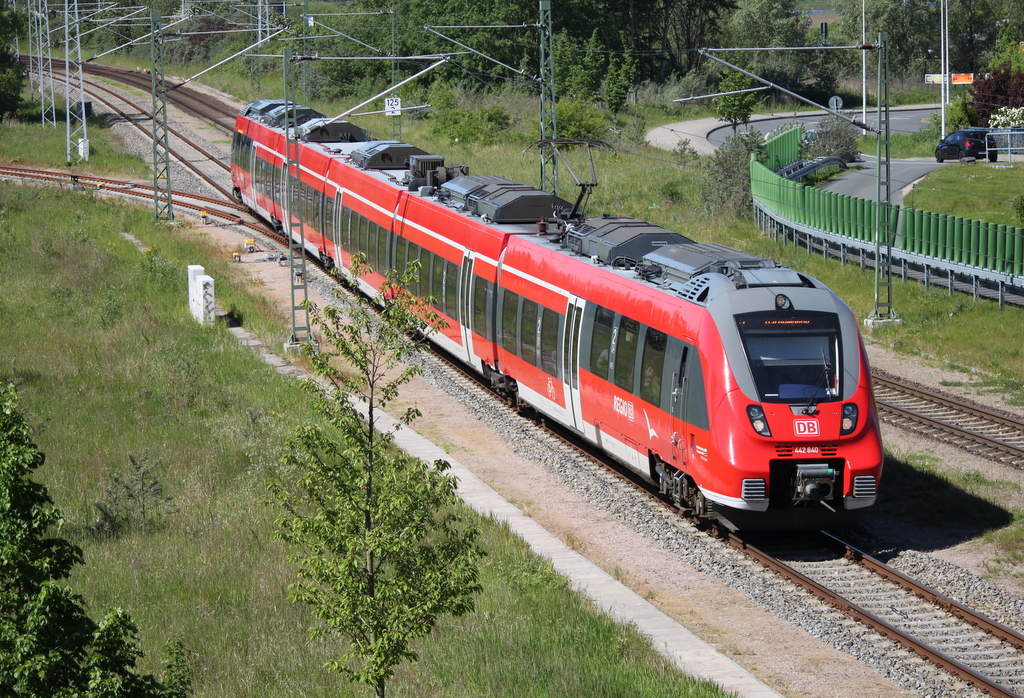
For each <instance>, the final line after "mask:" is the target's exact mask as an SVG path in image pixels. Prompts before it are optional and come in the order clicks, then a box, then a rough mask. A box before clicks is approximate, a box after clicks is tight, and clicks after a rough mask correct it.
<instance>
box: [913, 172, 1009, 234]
mask: <svg viewBox="0 0 1024 698" xmlns="http://www.w3.org/2000/svg"><path fill="white" fill-rule="evenodd" d="M1000 159H1001V161H1000V162H995V163H989V162H987V161H982V160H978V161H976V162H973V163H971V164H969V165H961V164H960V163H958V162H951V163H950V164H948V165H945V166H943V167H940V168H939V169H937V170H935V171H934V172H931V173H929V174H928V176H926V177H925V178H924V179H923V180H922V181H920V182H918V183H917V184H916V185H915V186H914V189H913V191H912V192H911V193H910V194H909V195H908V196H906V197H905V198H904V204H905V205H906V206H912V207H913V208H918V209H922V210H925V211H934V212H935V213H945V214H949V215H952V216H963V217H964V218H974V219H977V220H983V221H988V222H990V223H1005V224H1006V225H1014V226H1021V225H1024V222H1022V221H1021V220H1020V219H1018V218H1017V217H1016V215H1015V213H1014V206H1013V199H1014V198H1015V197H1017V196H1019V195H1020V193H1021V191H1022V189H1024V160H1021V158H1019V157H1018V158H1015V159H1016V160H1018V162H1015V163H1008V162H1006V156H1005V155H1001V158H1000ZM1011 164H1012V165H1013V167H1009V165H1011Z"/></svg>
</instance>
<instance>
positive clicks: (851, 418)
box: [839, 402, 857, 436]
mask: <svg viewBox="0 0 1024 698" xmlns="http://www.w3.org/2000/svg"><path fill="white" fill-rule="evenodd" d="M856 428H857V406H856V405H855V404H853V403H852V402H848V403H846V404H845V405H843V425H842V426H841V427H840V428H839V433H840V434H841V435H843V436H848V435H850V434H852V433H853V430H854V429H856Z"/></svg>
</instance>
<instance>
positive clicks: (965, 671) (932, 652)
mask: <svg viewBox="0 0 1024 698" xmlns="http://www.w3.org/2000/svg"><path fill="white" fill-rule="evenodd" d="M720 537H721V538H722V539H723V540H725V541H726V542H728V543H729V544H730V545H732V546H733V547H734V548H736V549H737V550H739V551H741V552H743V553H744V554H746V555H748V556H749V557H751V558H753V559H755V560H757V561H758V562H760V563H761V564H762V565H764V566H765V567H767V568H768V569H770V570H772V571H773V572H775V573H776V574H778V575H780V576H781V577H783V578H785V579H788V580H789V581H791V582H792V583H794V584H796V585H797V586H799V587H800V588H801V589H804V590H806V591H808V592H810V593H811V594H814V595H815V596H817V597H818V598H819V599H821V600H822V601H824V602H825V603H827V604H828V605H829V606H831V607H833V608H835V609H837V610H839V611H842V612H843V613H845V614H846V615H848V616H850V617H851V618H853V619H854V620H856V621H857V622H859V623H861V624H863V625H865V626H867V627H869V628H871V629H872V630H874V631H875V632H877V633H878V634H879V635H881V636H882V637H886V638H889V639H890V640H892V641H893V642H896V643H897V644H899V645H901V646H903V647H905V648H907V649H909V650H910V651H912V652H914V654H916V655H918V656H919V657H921V658H922V659H925V660H927V661H929V662H931V663H932V664H934V665H935V666H937V667H939V668H940V669H942V670H943V671H945V672H947V673H949V674H952V675H953V676H955V677H957V678H958V679H960V680H962V681H964V682H965V683H968V684H970V685H972V686H974V687H976V688H978V689H980V690H982V691H984V692H985V693H987V694H989V695H992V696H999V697H1000V698H1020V695H1019V694H1017V693H1015V692H1013V691H1011V690H1009V689H1007V688H1005V687H1004V686H1002V685H1000V684H998V683H996V682H994V681H992V680H991V679H989V678H988V677H986V676H985V675H983V674H980V673H978V672H977V671H975V670H974V669H971V668H970V667H968V666H966V665H964V664H961V663H960V662H958V661H957V660H955V659H953V658H952V657H950V656H949V655H947V654H945V653H943V652H940V651H938V650H936V649H935V648H934V647H931V646H930V645H927V644H925V643H923V642H921V641H920V640H918V639H917V638H915V637H913V636H912V635H909V634H908V633H906V632H904V631H902V630H900V629H899V628H897V627H895V626H893V625H891V624H890V623H888V622H886V621H885V620H883V619H881V618H879V617H878V616H876V615H875V614H873V613H871V612H870V611H867V610H865V609H863V608H861V607H860V606H858V605H856V604H854V603H852V602H851V601H849V600H847V599H846V598H844V597H843V596H842V595H841V594H838V593H836V592H834V591H832V590H831V589H829V588H827V587H825V586H823V585H821V584H819V583H818V582H816V581H814V580H813V579H811V578H810V577H808V576H807V575H805V574H803V573H802V572H799V571H797V570H795V569H793V568H792V567H790V566H789V565H787V564H786V563H784V562H782V561H780V560H778V559H776V558H775V557H773V556H772V555H769V554H768V553H765V552H764V551H762V550H760V549H759V548H757V547H756V546H753V545H751V544H750V543H748V542H747V541H745V540H743V539H742V537H741V536H739V535H737V534H735V533H733V532H720ZM876 562H877V561H876ZM877 564H879V565H882V566H883V567H885V568H886V569H887V570H890V571H891V574H893V575H898V574H899V573H898V572H896V570H892V569H891V568H888V567H887V566H885V565H883V564H882V563H881V562H877ZM918 586H921V587H923V588H927V587H924V585H918ZM932 593H934V594H938V592H935V591H932ZM950 601H952V600H950ZM953 603H955V602H953ZM989 622H991V623H994V622H995V621H989ZM1007 630H1008V631H1009V628H1007ZM1010 632H1012V631H1010ZM1022 640H1024V638H1022Z"/></svg>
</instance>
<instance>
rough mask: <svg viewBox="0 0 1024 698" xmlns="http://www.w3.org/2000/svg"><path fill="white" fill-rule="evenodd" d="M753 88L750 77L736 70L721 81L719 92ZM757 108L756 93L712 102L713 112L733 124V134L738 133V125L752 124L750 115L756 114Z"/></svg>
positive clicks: (744, 93)
mask: <svg viewBox="0 0 1024 698" xmlns="http://www.w3.org/2000/svg"><path fill="white" fill-rule="evenodd" d="M753 86H754V81H753V80H752V79H751V78H750V77H748V76H746V75H744V74H743V73H739V72H737V71H735V70H730V71H729V72H728V73H726V74H725V77H723V78H722V79H721V80H720V81H719V83H718V91H719V92H733V91H736V90H746V89H748V88H750V87H753ZM756 106H757V93H756V92H743V93H741V94H732V95H722V96H721V97H715V98H714V99H713V100H711V111H713V112H714V113H715V116H717V117H718V118H719V119H721V120H722V121H728V122H729V123H730V124H732V131H733V133H735V132H736V126H737V125H739V124H747V123H750V115H751V114H752V113H753V112H754V107H756Z"/></svg>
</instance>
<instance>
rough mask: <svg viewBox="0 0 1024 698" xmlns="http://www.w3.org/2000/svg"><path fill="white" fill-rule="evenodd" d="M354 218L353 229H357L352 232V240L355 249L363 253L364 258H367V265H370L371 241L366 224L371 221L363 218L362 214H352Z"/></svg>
mask: <svg viewBox="0 0 1024 698" xmlns="http://www.w3.org/2000/svg"><path fill="white" fill-rule="evenodd" d="M352 218H353V219H354V220H353V221H352V224H353V225H352V227H353V228H355V230H353V231H352V238H353V242H354V243H355V248H356V249H357V250H359V251H360V252H362V253H363V256H364V257H366V259H367V264H369V259H370V249H369V241H368V239H367V236H368V235H369V230H368V229H367V227H366V224H367V223H369V221H368V220H366V219H365V218H363V217H362V216H361V215H360V214H358V213H355V212H353V213H352Z"/></svg>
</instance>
